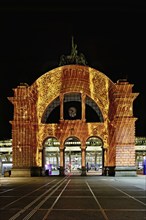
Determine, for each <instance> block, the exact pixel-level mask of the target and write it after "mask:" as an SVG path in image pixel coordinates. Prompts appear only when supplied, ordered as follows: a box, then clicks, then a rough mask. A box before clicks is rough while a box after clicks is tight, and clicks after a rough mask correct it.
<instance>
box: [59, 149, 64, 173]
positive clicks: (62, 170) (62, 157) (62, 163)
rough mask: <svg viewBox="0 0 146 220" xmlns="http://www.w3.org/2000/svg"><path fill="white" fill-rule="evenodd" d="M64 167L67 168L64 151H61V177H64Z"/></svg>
mask: <svg viewBox="0 0 146 220" xmlns="http://www.w3.org/2000/svg"><path fill="white" fill-rule="evenodd" d="M64 167H65V157H64V149H62V148H61V149H60V173H59V175H60V176H64V175H65V173H64Z"/></svg>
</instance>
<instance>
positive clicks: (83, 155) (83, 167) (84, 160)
mask: <svg viewBox="0 0 146 220" xmlns="http://www.w3.org/2000/svg"><path fill="white" fill-rule="evenodd" d="M81 157H82V173H81V176H86V149H85V148H82V149H81Z"/></svg>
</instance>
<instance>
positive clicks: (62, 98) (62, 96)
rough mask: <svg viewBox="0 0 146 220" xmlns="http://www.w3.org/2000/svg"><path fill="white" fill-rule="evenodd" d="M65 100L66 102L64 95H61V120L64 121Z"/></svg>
mask: <svg viewBox="0 0 146 220" xmlns="http://www.w3.org/2000/svg"><path fill="white" fill-rule="evenodd" d="M63 100H64V95H63V94H60V120H63V119H64V115H63V111H64V109H63Z"/></svg>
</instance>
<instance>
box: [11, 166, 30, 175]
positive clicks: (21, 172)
mask: <svg viewBox="0 0 146 220" xmlns="http://www.w3.org/2000/svg"><path fill="white" fill-rule="evenodd" d="M11 177H31V170H30V169H29V168H26V169H24V168H12V170H11Z"/></svg>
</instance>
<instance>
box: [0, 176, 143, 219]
mask: <svg viewBox="0 0 146 220" xmlns="http://www.w3.org/2000/svg"><path fill="white" fill-rule="evenodd" d="M0 185H1V187H0V219H5V220H15V219H18V220H28V219H31V220H36V219H37V220H45V219H47V220H62V219H63V220H144V219H145V220H146V176H145V175H138V176H136V177H110V176H73V175H72V176H65V177H59V176H52V177H49V176H48V177H29V178H25V177H22V178H21V177H19V178H16V177H1V178H0Z"/></svg>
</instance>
